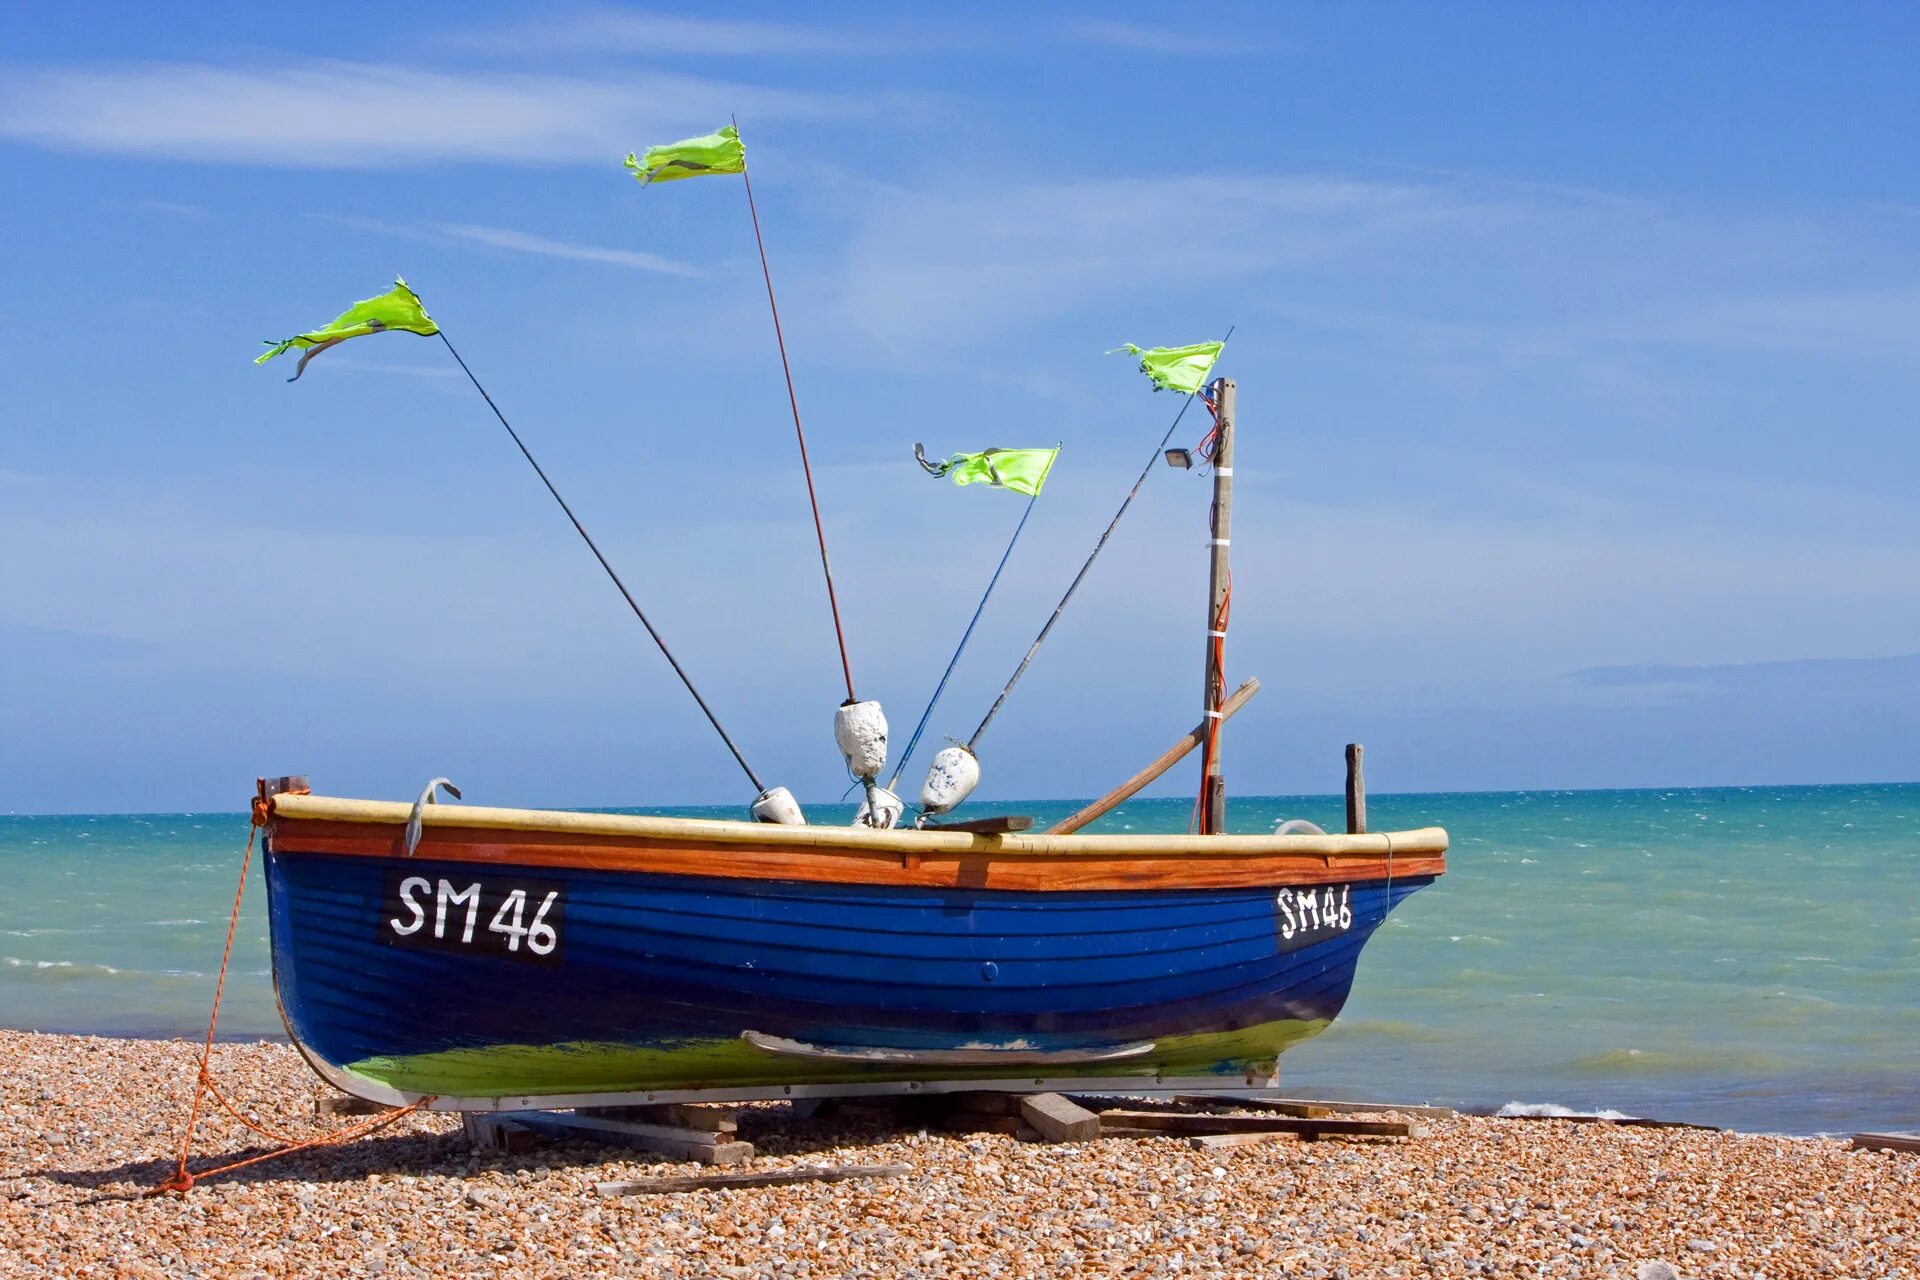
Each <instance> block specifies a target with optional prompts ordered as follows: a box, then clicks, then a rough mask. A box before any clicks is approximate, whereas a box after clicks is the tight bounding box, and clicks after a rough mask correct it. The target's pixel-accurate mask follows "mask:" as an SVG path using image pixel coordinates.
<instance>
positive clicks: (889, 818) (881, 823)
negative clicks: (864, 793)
mask: <svg viewBox="0 0 1920 1280" xmlns="http://www.w3.org/2000/svg"><path fill="white" fill-rule="evenodd" d="M870 800H871V807H869V802H868V800H862V801H861V802H860V812H858V813H856V814H854V815H853V825H854V826H856V827H872V828H873V829H874V830H875V831H891V830H893V829H894V828H895V827H897V826H899V825H900V815H901V814H903V813H905V812H906V811H907V806H906V803H905V802H904V801H902V800H901V799H900V797H899V796H897V795H895V794H893V792H891V791H889V790H887V789H886V788H885V787H882V786H875V787H874V789H873V792H872V795H871V797H870Z"/></svg>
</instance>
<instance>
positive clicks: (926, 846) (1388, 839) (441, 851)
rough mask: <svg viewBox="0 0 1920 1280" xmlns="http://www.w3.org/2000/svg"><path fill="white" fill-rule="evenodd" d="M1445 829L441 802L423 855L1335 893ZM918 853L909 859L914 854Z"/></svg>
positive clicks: (295, 830) (329, 817)
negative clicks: (1116, 826)
mask: <svg viewBox="0 0 1920 1280" xmlns="http://www.w3.org/2000/svg"><path fill="white" fill-rule="evenodd" d="M271 806H272V810H273V828H272V835H273V840H274V844H275V846H276V847H277V848H278V849H280V850H281V851H283V852H290V853H303V854H332V855H340V856H349V857H377V858H392V857H398V856H401V832H402V828H403V827H404V826H405V824H406V821H407V817H408V815H409V813H410V812H411V808H412V807H411V806H410V805H407V804H403V803H397V802H387V801H370V800H338V799H333V798H330V797H322V796H301V795H280V796H275V797H274V798H273V800H272V801H271ZM1446 847H1447V836H1446V832H1445V831H1443V830H1441V829H1439V828H1437V827H1429V828H1424V829H1422V830H1418V831H1408V832H1393V833H1387V832H1379V833H1374V834H1370V835H1363V836H1342V835H1329V836H1134V835H1093V836H1085V835H1071V836H1050V835H1044V834H1040V835H976V834H967V833H961V832H951V831H944V832H943V831H872V830H867V829H863V828H852V827H845V828H842V827H781V826H772V825H767V824H762V823H751V822H728V821H716V820H711V819H689V818H655V817H639V816H632V815H624V814H585V813H558V812H553V811H550V810H527V809H488V808H481V807H478V806H472V807H469V806H465V805H458V806H455V805H433V806H429V807H428V808H427V809H426V810H425V816H424V823H423V838H422V840H421V843H420V847H419V850H418V852H417V853H416V854H415V855H414V856H415V857H417V858H421V859H432V860H439V861H451V862H474V863H493V864H511V865H518V866H535V867H555V868H559V867H567V868H575V869H581V870H606V871H635V872H655V873H662V874H676V875H704V876H717V877H723V878H728V879H749V880H799V881H817V882H828V883H843V884H880V885H902V886H923V887H937V888H977V889H1021V890H1067V889H1078V890H1090V889H1149V888H1163V889H1181V888H1194V889H1198V888H1234V887H1252V886H1259V885H1275V884H1286V885H1310V884H1337V883H1344V882H1356V881H1366V880H1375V879H1382V878H1385V877H1387V876H1389V875H1391V876H1394V877H1414V876H1431V875H1440V874H1442V873H1443V872H1444V871H1445V870H1446V858H1445V851H1446ZM909 855H910V856H909Z"/></svg>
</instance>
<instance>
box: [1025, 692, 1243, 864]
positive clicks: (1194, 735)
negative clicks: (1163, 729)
mask: <svg viewBox="0 0 1920 1280" xmlns="http://www.w3.org/2000/svg"><path fill="white" fill-rule="evenodd" d="M1258 692H1260V682H1259V681H1258V680H1247V681H1244V682H1242V684H1241V685H1240V687H1239V688H1238V689H1235V690H1234V691H1233V696H1232V697H1231V698H1228V699H1227V702H1226V705H1225V706H1223V707H1221V708H1220V715H1221V718H1222V721H1223V722H1224V721H1226V720H1231V719H1233V713H1234V712H1236V711H1238V710H1239V709H1240V708H1242V707H1244V706H1246V705H1247V703H1248V702H1250V701H1252V700H1253V695H1254V694H1256V693H1258ZM1206 735H1207V722H1206V721H1205V720H1202V721H1201V722H1200V723H1199V724H1197V725H1195V726H1193V732H1191V733H1189V734H1188V735H1187V736H1186V737H1184V738H1182V739H1180V741H1178V742H1176V743H1174V744H1173V745H1172V746H1170V747H1168V748H1167V749H1166V750H1165V751H1162V752H1161V753H1160V755H1159V757H1158V758H1157V759H1155V760H1154V762H1153V763H1152V764H1150V765H1148V766H1147V767H1146V768H1144V769H1142V770H1141V771H1140V772H1138V773H1136V774H1134V775H1133V776H1132V777H1131V778H1128V779H1127V780H1126V781H1125V782H1123V783H1121V784H1120V785H1119V786H1117V787H1115V788H1114V789H1113V790H1111V791H1109V792H1107V794H1105V795H1104V796H1101V797H1100V798H1099V799H1098V800H1095V801H1094V802H1093V803H1092V804H1090V805H1088V806H1087V807H1086V808H1084V809H1082V810H1080V811H1079V812H1078V813H1076V814H1074V815H1072V816H1071V817H1068V818H1063V819H1061V820H1060V821H1059V822H1056V823H1054V824H1053V825H1052V826H1050V827H1048V828H1047V831H1046V834H1048V835H1050V836H1064V835H1071V834H1073V833H1074V832H1076V831H1078V830H1079V829H1080V828H1082V827H1084V826H1086V825H1087V824H1088V823H1089V822H1093V821H1095V820H1096V819H1099V818H1103V817H1105V816H1106V815H1107V814H1109V813H1111V812H1113V810H1115V809H1117V808H1119V807H1120V806H1121V805H1123V804H1125V803H1126V802H1127V801H1128V800H1130V799H1132V798H1133V797H1134V796H1135V795H1136V794H1137V793H1139V791H1140V790H1141V789H1142V788H1144V787H1146V786H1147V785H1148V784H1150V783H1152V782H1153V781H1154V780H1155V779H1156V778H1158V777H1159V776H1160V775H1161V774H1163V773H1165V772H1166V771H1167V770H1169V769H1171V768H1173V766H1175V765H1176V764H1179V763H1180V762H1181V761H1182V760H1184V759H1186V758H1187V756H1188V755H1189V754H1190V753H1191V752H1192V751H1193V749H1194V748H1195V747H1197V746H1199V745H1200V743H1201V742H1202V741H1203V740H1204V739H1205V738H1206Z"/></svg>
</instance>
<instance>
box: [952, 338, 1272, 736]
mask: <svg viewBox="0 0 1920 1280" xmlns="http://www.w3.org/2000/svg"><path fill="white" fill-rule="evenodd" d="M1236 327H1237V326H1233V325H1229V326H1228V327H1227V335H1226V337H1224V338H1222V339H1220V343H1221V345H1222V346H1225V345H1226V344H1227V342H1228V341H1230V340H1231V339H1232V338H1233V331H1234V329H1235V328H1236ZM1199 394H1200V393H1199V392H1198V391H1191V392H1188V393H1187V398H1186V399H1185V400H1184V401H1182V402H1181V405H1180V412H1179V413H1176V414H1175V415H1173V425H1172V426H1170V427H1168V428H1167V433H1166V434H1165V435H1163V436H1161V437H1160V443H1159V444H1158V445H1156V446H1154V450H1153V456H1152V457H1150V458H1148V459H1147V465H1146V466H1145V467H1143V468H1141V471H1140V478H1139V479H1138V480H1135V481H1134V482H1133V488H1131V489H1129V490H1127V496H1126V497H1125V498H1122V499H1121V500H1120V509H1119V510H1118V511H1116V512H1114V513H1113V519H1112V520H1109V521H1108V522H1107V528H1106V531H1105V532H1104V533H1102V534H1101V535H1100V540H1099V541H1098V542H1096V543H1094V544H1093V550H1092V551H1091V552H1090V553H1089V554H1088V555H1087V560H1086V563H1085V564H1083V565H1081V566H1080V572H1078V573H1076V574H1074V575H1073V581H1072V582H1070V583H1068V584H1067V592H1066V594H1065V595H1063V596H1061V597H1060V603H1059V604H1057V605H1055V606H1054V607H1053V613H1052V615H1051V616H1050V617H1048V619H1047V621H1046V625H1045V626H1043V627H1041V628H1040V634H1039V635H1037V636H1035V637H1034V638H1033V643H1032V644H1031V645H1029V646H1028V647H1027V654H1026V656H1025V657H1024V658H1022V659H1020V665H1019V666H1017V667H1015V668H1014V669H1013V674H1012V675H1011V676H1009V677H1007V683H1006V687H1005V688H1003V689H1001V690H1000V696H999V697H997V698H995V699H994V700H993V705H992V706H991V707H989V708H987V714H986V718H985V719H983V720H981V721H980V727H979V728H978V729H975V730H974V731H973V736H972V737H971V738H969V739H967V751H968V753H969V754H973V753H975V752H976V751H977V750H978V748H979V746H980V739H981V737H982V736H983V735H984V734H985V733H986V731H987V726H988V725H990V724H992V723H993V718H994V717H995V716H997V715H999V714H1000V706H1001V704H1002V703H1004V702H1006V700H1007V695H1008V694H1010V693H1012V692H1013V686H1014V685H1016V684H1019V683H1020V677H1021V676H1023V675H1025V674H1026V673H1027V666H1028V664H1029V663H1031V662H1032V661H1033V655H1034V654H1036V653H1038V652H1040V646H1041V645H1043V644H1045V643H1046V641H1047V636H1048V635H1049V634H1050V633H1051V632H1052V631H1053V627H1054V624H1055V623H1057V622H1059V621H1060V615H1061V614H1062V613H1064V612H1066V608H1067V602H1068V601H1069V600H1072V599H1073V593H1074V592H1076V591H1078V590H1079V589H1080V583H1081V581H1082V580H1083V579H1084V578H1085V577H1086V576H1087V570H1089V569H1091V568H1093V562H1094V561H1095V560H1098V559H1099V558H1100V553H1101V552H1102V551H1104V550H1105V549H1106V546H1107V539H1108V538H1111V537H1112V536H1113V531H1114V530H1115V529H1116V528H1118V527H1119V525H1120V517H1121V516H1124V515H1126V514H1127V508H1128V507H1130V506H1132V505H1133V500H1134V498H1136V497H1138V496H1139V493H1140V486H1141V485H1143V484H1145V483H1146V482H1147V475H1148V473H1149V472H1151V471H1152V470H1153V466H1154V464H1155V463H1156V462H1159V461H1160V459H1161V456H1162V454H1161V451H1162V450H1164V449H1165V448H1166V447H1167V441H1169V440H1171V439H1173V433H1174V432H1176V431H1178V430H1179V429H1180V420H1181V419H1182V418H1184V417H1186V416H1187V410H1188V409H1190V408H1192V407H1193V399H1194V397H1195V396H1197V395H1199Z"/></svg>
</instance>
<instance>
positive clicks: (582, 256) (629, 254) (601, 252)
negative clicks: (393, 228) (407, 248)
mask: <svg viewBox="0 0 1920 1280" xmlns="http://www.w3.org/2000/svg"><path fill="white" fill-rule="evenodd" d="M437 229H438V230H440V231H443V232H445V233H446V234H447V235H450V236H454V237H456V238H458V239H461V240H471V241H473V242H474V243H476V244H484V245H489V246H491V247H493V248H495V249H511V250H513V251H515V252H516V253H537V254H540V255H542V256H544V257H548V258H570V259H572V260H573V261H575V262H607V263H612V264H613V265H614V266H619V267H634V268H637V269H638V270H641V271H662V272H665V273H666V274H668V275H674V276H699V275H705V274H706V273H705V272H704V271H702V270H700V268H698V267H694V266H689V265H688V264H686V263H684V262H675V261H674V260H673V259H671V258H663V257H661V256H660V255H659V254H655V253H640V252H637V251H635V250H633V249H609V248H606V247H604V246H602V245H595V244H573V243H571V242H570V241H566V240H549V239H547V238H546V237H545V236H533V235H528V234H526V233H525V232H523V231H509V230H507V229H506V228H504V227H475V226H469V225H467V224H465V223H458V222H442V223H439V224H437Z"/></svg>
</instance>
